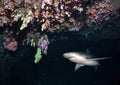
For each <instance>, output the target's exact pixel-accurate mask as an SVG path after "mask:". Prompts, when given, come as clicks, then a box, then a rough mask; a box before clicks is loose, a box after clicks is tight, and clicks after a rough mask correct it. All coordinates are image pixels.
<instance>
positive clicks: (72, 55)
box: [63, 52, 108, 71]
mask: <svg viewBox="0 0 120 85" xmlns="http://www.w3.org/2000/svg"><path fill="white" fill-rule="evenodd" d="M63 56H64V57H65V58H67V59H69V60H70V61H71V62H74V63H76V66H75V71H76V70H78V69H79V68H81V67H83V66H98V65H99V61H98V60H103V59H108V58H106V57H105V58H95V56H93V55H91V54H90V53H87V52H81V53H78V52H68V53H64V54H63Z"/></svg>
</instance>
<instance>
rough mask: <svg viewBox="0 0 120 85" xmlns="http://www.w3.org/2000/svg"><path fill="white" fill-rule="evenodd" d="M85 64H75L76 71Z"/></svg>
mask: <svg viewBox="0 0 120 85" xmlns="http://www.w3.org/2000/svg"><path fill="white" fill-rule="evenodd" d="M83 66H84V65H83V64H76V65H75V71H77V70H78V69H79V68H81V67H83Z"/></svg>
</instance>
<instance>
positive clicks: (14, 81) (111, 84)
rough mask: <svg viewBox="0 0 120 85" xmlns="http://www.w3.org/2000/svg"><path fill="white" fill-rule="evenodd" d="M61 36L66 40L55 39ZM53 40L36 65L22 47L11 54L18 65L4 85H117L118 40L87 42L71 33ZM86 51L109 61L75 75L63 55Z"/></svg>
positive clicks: (119, 76)
mask: <svg viewBox="0 0 120 85" xmlns="http://www.w3.org/2000/svg"><path fill="white" fill-rule="evenodd" d="M61 35H62V36H63V37H66V39H62V40H61V39H58V37H59V38H60V37H61ZM52 36H53V35H52ZM55 36H56V37H57V40H56V41H54V42H52V43H51V45H50V46H49V48H48V54H47V55H43V58H42V60H41V61H40V62H39V63H38V64H35V63H34V61H33V60H34V54H35V48H32V47H29V46H25V47H24V49H23V48H21V50H19V52H15V53H13V54H12V55H13V58H14V59H16V60H15V61H17V59H18V61H17V62H16V63H17V64H16V65H14V66H13V67H12V70H10V72H9V74H8V75H9V76H8V79H7V82H3V83H4V85H5V84H6V85H7V84H8V85H120V68H119V67H120V62H119V60H120V40H119V39H100V40H88V39H85V38H83V37H81V36H80V35H79V34H74V33H68V34H67V33H65V34H64V33H62V34H60V35H55ZM87 48H88V49H89V50H90V52H91V54H93V55H95V56H96V57H112V58H111V59H106V60H101V61H100V66H99V67H98V69H97V71H95V68H94V67H87V66H85V67H82V68H81V69H79V70H78V71H76V72H75V71H74V66H75V64H74V63H72V62H70V61H68V60H67V59H65V58H64V57H63V53H65V52H70V51H75V52H80V51H86V49H87ZM20 51H21V52H22V53H20ZM16 53H18V54H16ZM14 54H16V55H14ZM14 59H12V60H13V62H14ZM8 60H9V59H8Z"/></svg>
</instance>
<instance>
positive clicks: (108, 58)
mask: <svg viewBox="0 0 120 85" xmlns="http://www.w3.org/2000/svg"><path fill="white" fill-rule="evenodd" d="M110 58H112V57H104V58H92V59H88V60H104V59H110Z"/></svg>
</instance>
